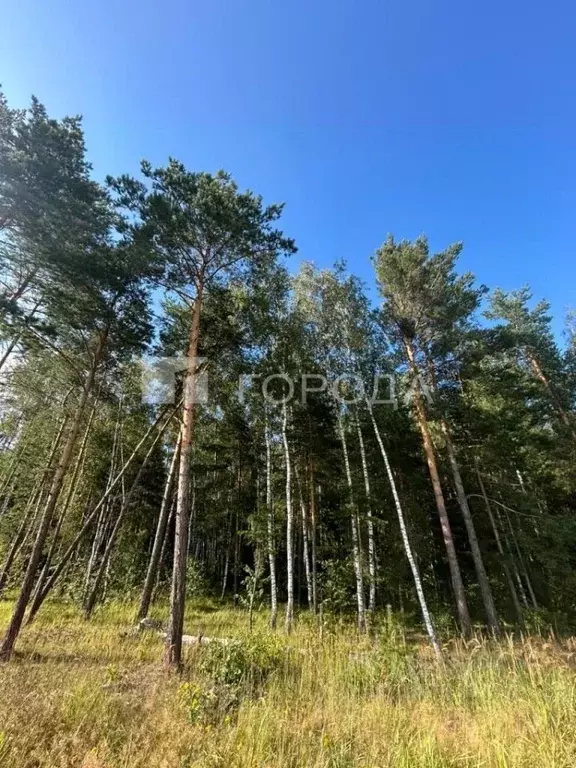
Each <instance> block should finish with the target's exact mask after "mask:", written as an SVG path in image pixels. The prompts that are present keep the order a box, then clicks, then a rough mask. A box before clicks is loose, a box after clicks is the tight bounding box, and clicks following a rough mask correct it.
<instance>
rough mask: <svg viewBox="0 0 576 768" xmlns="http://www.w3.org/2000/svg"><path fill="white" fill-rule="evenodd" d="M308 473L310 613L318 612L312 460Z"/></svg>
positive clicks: (314, 496) (314, 495)
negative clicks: (310, 568)
mask: <svg viewBox="0 0 576 768" xmlns="http://www.w3.org/2000/svg"><path fill="white" fill-rule="evenodd" d="M309 473H310V526H311V546H312V611H313V613H316V612H317V610H318V585H317V574H316V494H315V493H314V482H315V481H314V466H313V463H312V460H311V459H310V460H309Z"/></svg>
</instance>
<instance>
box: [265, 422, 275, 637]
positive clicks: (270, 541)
mask: <svg viewBox="0 0 576 768" xmlns="http://www.w3.org/2000/svg"><path fill="white" fill-rule="evenodd" d="M265 419H266V422H265V425H264V440H265V443H266V533H267V547H268V565H269V568H270V607H271V613H270V627H271V628H272V629H276V621H277V616H278V588H277V586H276V551H275V550H276V548H275V541H274V539H275V536H274V506H273V501H272V446H271V439H270V425H269V424H268V413H267V412H266V414H265Z"/></svg>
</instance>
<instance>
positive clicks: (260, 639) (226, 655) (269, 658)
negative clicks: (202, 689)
mask: <svg viewBox="0 0 576 768" xmlns="http://www.w3.org/2000/svg"><path fill="white" fill-rule="evenodd" d="M283 659H284V654H283V646H282V643H281V642H280V640H279V638H278V637H276V636H274V635H253V636H250V637H247V638H243V639H238V640H232V641H231V642H229V643H228V644H224V643H218V642H214V643H211V644H210V645H208V646H206V647H205V648H204V649H203V650H202V655H201V660H200V671H201V672H202V673H203V674H205V675H206V676H207V677H209V678H210V679H211V680H212V682H213V683H215V684H216V685H224V686H230V687H236V688H237V687H245V688H250V689H255V688H258V687H260V686H261V685H263V684H264V683H265V682H266V680H267V679H268V678H269V676H270V675H271V674H272V673H273V672H275V671H276V670H277V669H278V668H279V667H280V666H281V664H282V662H283Z"/></svg>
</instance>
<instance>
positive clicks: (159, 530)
mask: <svg viewBox="0 0 576 768" xmlns="http://www.w3.org/2000/svg"><path fill="white" fill-rule="evenodd" d="M180 437H181V434H180V433H179V434H178V439H177V440H176V445H175V446H174V455H173V456H172V461H171V462H170V468H169V470H168V477H167V478H166V484H165V486H164V493H163V495H162V503H161V505H160V515H159V516H158V523H157V525H156V534H155V536H154V544H153V545H152V553H151V555H150V561H149V563H148V569H147V571H146V578H145V580H144V586H143V587H142V594H141V595H140V605H139V606H138V612H137V613H136V621H140V619H144V618H146V616H148V609H149V608H150V602H151V601H152V592H153V590H154V584H155V583H156V574H157V572H158V566H159V564H160V555H161V553H162V547H163V545H164V540H165V538H166V529H167V526H168V516H169V514H170V505H171V500H172V490H173V488H174V480H175V478H176V467H177V466H178V460H179V458H180Z"/></svg>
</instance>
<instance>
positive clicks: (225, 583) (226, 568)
mask: <svg viewBox="0 0 576 768" xmlns="http://www.w3.org/2000/svg"><path fill="white" fill-rule="evenodd" d="M231 547H232V541H228V546H227V547H226V557H225V559H224V575H223V576H222V593H221V595H220V600H224V598H225V596H226V587H227V586H228V571H229V569H230V549H231Z"/></svg>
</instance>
